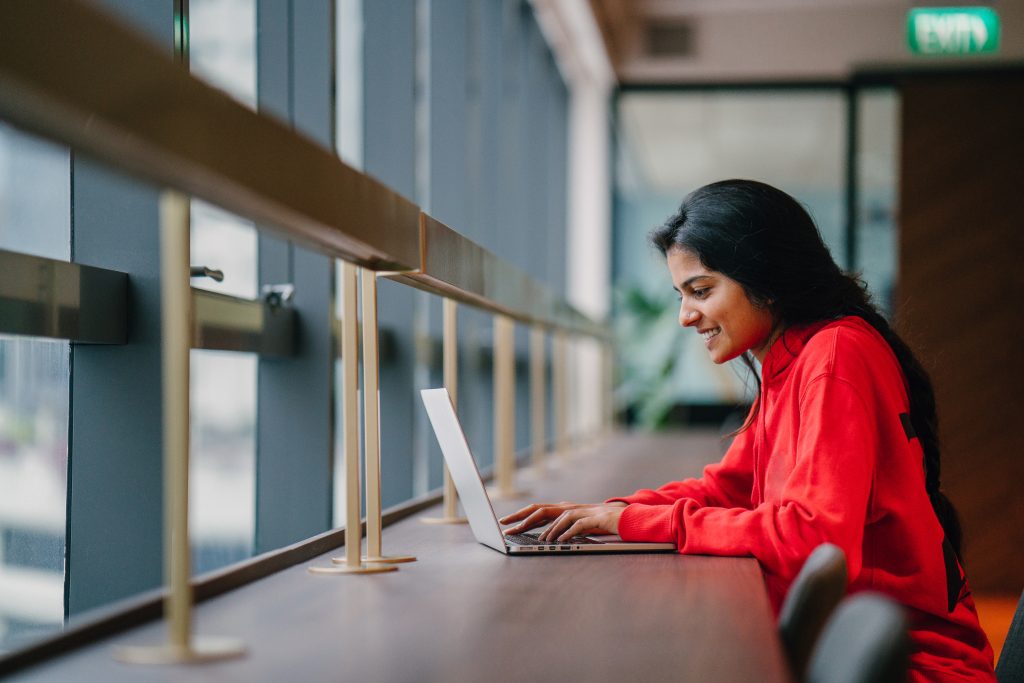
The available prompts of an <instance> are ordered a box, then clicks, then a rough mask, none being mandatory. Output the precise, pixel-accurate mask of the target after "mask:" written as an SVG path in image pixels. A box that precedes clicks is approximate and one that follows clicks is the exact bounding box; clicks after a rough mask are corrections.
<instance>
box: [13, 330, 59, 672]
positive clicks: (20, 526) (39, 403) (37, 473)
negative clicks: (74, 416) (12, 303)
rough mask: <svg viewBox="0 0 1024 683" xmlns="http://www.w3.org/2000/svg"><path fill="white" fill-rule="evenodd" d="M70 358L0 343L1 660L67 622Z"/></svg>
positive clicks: (43, 348)
mask: <svg viewBox="0 0 1024 683" xmlns="http://www.w3.org/2000/svg"><path fill="white" fill-rule="evenodd" d="M69 356H70V345H69V344H68V342H62V341H43V340H35V339H23V338H12V337H0V652H4V651H6V650H8V649H15V648H17V647H18V646H19V644H23V642H24V641H25V640H26V639H29V638H32V637H37V636H41V635H44V634H45V633H46V632H48V631H51V630H54V629H57V628H59V627H60V626H61V623H62V622H63V620H64V523H65V518H66V516H65V515H66V508H67V473H68V405H69V401H68V395H69V394H68V391H69V390H68V364H69Z"/></svg>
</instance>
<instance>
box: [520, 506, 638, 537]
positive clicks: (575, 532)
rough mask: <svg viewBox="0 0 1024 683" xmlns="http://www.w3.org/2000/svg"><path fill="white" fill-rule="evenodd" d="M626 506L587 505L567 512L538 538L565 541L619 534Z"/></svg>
mask: <svg viewBox="0 0 1024 683" xmlns="http://www.w3.org/2000/svg"><path fill="white" fill-rule="evenodd" d="M625 509H626V508H625V506H624V505H622V504H621V503H619V504H615V503H610V504H609V503H606V504H600V505H585V506H580V507H575V508H572V509H569V510H566V511H565V512H563V513H562V514H561V515H559V516H558V517H557V518H556V519H555V521H553V522H552V523H551V525H550V526H549V527H548V528H547V529H545V530H544V532H543V533H542V534H540V535H539V536H538V538H539V539H540V540H542V541H554V540H556V539H557V540H558V541H560V542H561V541H565V540H568V539H570V538H572V537H573V536H586V535H588V534H617V533H619V518H620V517H622V511H623V510H625Z"/></svg>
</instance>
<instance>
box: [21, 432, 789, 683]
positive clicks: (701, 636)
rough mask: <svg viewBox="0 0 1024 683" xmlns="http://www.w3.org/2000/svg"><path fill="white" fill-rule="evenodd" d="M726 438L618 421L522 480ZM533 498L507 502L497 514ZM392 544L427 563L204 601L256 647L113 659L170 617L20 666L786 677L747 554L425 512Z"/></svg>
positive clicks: (302, 573)
mask: <svg viewBox="0 0 1024 683" xmlns="http://www.w3.org/2000/svg"><path fill="white" fill-rule="evenodd" d="M720 448H721V445H720V443H719V441H718V439H717V437H715V436H713V435H701V434H697V435H693V434H690V435H687V436H681V435H674V436H658V437H651V436H637V435H618V436H616V437H615V438H613V439H611V440H609V441H607V442H605V443H604V444H603V445H602V446H601V447H600V448H596V449H589V450H586V449H584V450H583V451H581V452H579V453H576V454H574V455H573V456H572V457H571V458H569V459H567V460H566V461H564V462H561V463H560V465H559V467H558V468H557V469H555V470H553V471H551V472H550V473H549V474H548V476H547V477H545V478H544V480H543V481H538V480H535V479H533V478H532V477H530V476H529V475H530V473H528V472H524V473H521V474H520V478H519V483H520V485H521V486H523V487H525V488H529V489H531V490H532V491H533V494H534V495H533V496H532V497H531V498H532V499H538V500H543V499H549V500H584V501H585V500H602V499H604V498H607V497H610V496H612V495H616V494H625V493H630V492H632V491H633V490H635V489H636V488H639V487H653V486H657V485H659V484H661V483H663V482H664V481H667V480H669V479H672V478H681V477H685V476H693V475H696V474H699V472H700V468H701V466H702V465H703V464H704V463H707V462H709V461H712V460H715V459H717V458H718V457H719V454H720V452H721V451H720ZM570 472H576V473H578V474H575V475H573V476H571V477H570V474H569V473H570ZM523 503H524V501H501V502H497V503H496V504H495V507H496V509H497V511H498V513H499V515H500V514H503V513H505V512H506V511H509V510H512V509H515V508H517V507H519V506H520V505H522V504H523ZM437 512H438V510H437V509H434V510H428V511H427V512H426V513H425V514H426V515H430V514H432V513H433V514H436V513H437ZM384 552H385V554H413V555H416V556H417V557H418V558H419V561H418V562H415V563H412V564H407V565H401V568H400V569H399V571H397V572H394V573H389V574H378V575H364V576H314V575H311V574H309V573H308V572H307V571H306V566H308V565H307V564H301V565H297V566H294V567H291V568H289V569H287V570H284V571H281V572H278V573H277V574H274V575H272V576H270V577H267V578H265V579H262V580H259V581H256V582H255V583H251V584H249V585H247V586H244V587H242V588H239V589H237V590H235V591H232V592H230V593H228V594H226V595H222V596H220V597H217V598H214V599H211V600H209V601H206V602H203V603H201V604H200V605H198V606H197V607H196V610H195V624H196V629H195V632H196V633H198V634H205V635H211V636H213V635H216V636H232V637H237V638H240V639H241V640H242V641H243V642H244V643H245V644H246V646H247V647H248V649H249V653H248V655H247V656H246V657H245V658H243V659H238V660H234V661H226V662H221V663H216V664H208V665H201V666H167V667H144V666H135V665H132V666H130V665H125V664H120V663H118V662H116V661H115V660H114V659H113V657H112V650H113V647H114V646H115V645H123V644H144V643H158V642H161V641H162V640H163V637H164V635H163V633H164V627H163V624H162V623H151V624H147V625H145V626H141V627H138V628H135V629H133V630H130V631H128V632H125V633H122V634H119V635H117V636H115V637H112V638H109V639H107V640H105V641H102V642H100V643H97V644H94V645H90V646H88V647H84V648H82V649H79V650H76V651H74V652H71V653H69V654H67V655H65V656H62V657H59V658H57V659H54V660H51V661H49V662H46V663H45V664H42V665H39V666H36V667H33V668H31V669H28V670H26V671H23V672H22V673H21V674H20V675H18V676H17V677H16V680H25V681H36V680H104V681H119V680H125V681H128V680H131V681H136V680H147V681H184V680H188V681H193V680H200V681H206V680H218V681H220V680H224V681H235V680H238V681H263V680H266V681H289V680H290V681H296V682H299V681H301V682H306V681H341V680H344V681H358V682H360V683H363V682H372V681H467V682H470V681H472V682H477V681H569V680H581V681H582V680H586V681H661V680H665V681H668V680H672V681H680V680H685V681H757V682H758V683H762V682H771V681H785V680H788V673H787V672H786V668H785V663H784V658H783V655H782V651H781V648H780V644H779V640H778V635H777V631H776V628H775V623H774V620H773V617H772V614H771V609H770V607H769V603H768V599H767V595H766V594H765V591H764V586H763V581H762V578H761V573H760V569H759V568H758V565H757V563H756V561H754V560H753V559H750V558H718V557H696V556H681V555H676V554H661V555H611V556H596V555H592V556H583V555H565V556H523V557H508V556H505V555H502V554H501V553H498V552H496V551H494V550H491V549H490V548H486V547H484V546H482V545H479V544H478V543H476V541H475V540H473V537H472V534H471V532H470V530H469V528H468V526H432V525H426V524H422V523H421V522H419V520H418V518H415V517H414V518H410V519H406V520H403V521H401V522H398V523H397V524H394V525H392V526H390V527H388V528H387V529H385V531H384ZM342 554H343V552H342V551H336V552H333V553H330V554H328V555H324V556H322V557H321V558H319V559H317V560H315V561H314V562H313V564H321V565H326V564H327V563H328V561H329V560H328V558H329V557H330V556H338V555H342Z"/></svg>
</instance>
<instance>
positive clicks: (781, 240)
mask: <svg viewBox="0 0 1024 683" xmlns="http://www.w3.org/2000/svg"><path fill="white" fill-rule="evenodd" d="M650 239H651V242H652V243H653V244H654V246H655V247H657V248H658V249H659V250H660V251H661V253H662V255H665V254H667V253H668V251H669V250H671V249H685V250H686V251H689V252H691V253H693V254H695V255H696V256H697V258H699V259H700V261H701V263H702V264H703V265H704V267H705V268H708V269H709V270H714V271H718V272H720V273H722V274H724V275H726V276H727V277H729V278H731V279H733V280H735V281H736V282H737V283H739V284H740V286H742V287H743V289H744V291H745V292H746V294H747V298H749V299H750V301H751V303H752V304H754V305H755V306H758V307H762V308H766V309H768V310H769V311H770V312H771V313H772V315H773V318H774V321H775V326H776V330H784V329H786V328H787V327H790V326H792V325H805V324H809V323H814V322H818V321H825V320H835V319H838V318H841V317H843V316H847V315H855V316H858V317H860V318H863V319H864V320H865V321H866V322H867V323H868V324H869V325H871V326H872V327H874V328H875V329H876V330H878V333H879V334H881V335H882V338H883V339H885V341H886V342H887V343H888V344H889V346H890V347H891V348H892V350H893V353H894V354H895V355H896V359H897V360H898V361H899V364H900V367H901V368H902V370H903V377H904V379H905V381H906V386H907V393H908V394H909V397H910V420H911V423H912V425H913V427H914V431H915V432H916V433H917V437H918V439H920V443H921V448H922V449H923V450H924V472H925V489H926V490H927V492H928V498H929V499H930V500H931V504H932V508H933V509H934V510H935V514H936V516H937V517H938V518H939V522H940V523H941V524H942V528H943V530H944V531H945V533H946V538H947V539H948V540H949V542H950V544H951V545H952V546H953V548H954V549H955V551H956V554H957V556H960V551H961V541H962V534H961V530H960V522H959V519H958V518H957V514H956V510H955V509H954V508H953V504H952V503H951V502H950V501H949V499H948V498H946V496H945V494H944V493H943V492H942V491H941V488H940V485H939V470H940V458H939V435H938V417H937V415H936V411H935V391H934V389H933V388H932V383H931V380H930V379H929V377H928V373H927V372H926V371H925V369H924V368H923V367H922V366H921V363H920V362H918V360H917V358H915V357H914V354H913V352H912V351H911V350H910V347H908V346H907V344H906V343H905V342H904V341H903V340H902V339H900V337H899V335H897V334H896V333H895V332H894V331H893V329H892V328H891V327H890V326H889V323H888V321H887V320H886V319H885V318H884V317H883V316H882V315H881V314H880V313H879V312H878V309H876V308H875V306H874V304H873V303H872V302H871V297H870V295H869V294H868V291H867V287H866V286H865V284H864V282H863V281H862V280H861V279H860V278H858V277H856V276H851V275H848V274H846V273H844V272H843V271H842V270H840V268H839V266H838V265H836V263H835V261H834V260H833V259H832V255H831V254H830V253H829V251H828V247H826V246H825V243H824V242H823V241H822V239H821V234H820V233H819V232H818V229H817V227H815V225H814V221H813V219H812V218H811V217H810V215H809V214H808V213H807V211H806V210H805V209H804V207H803V206H801V205H800V203H799V202H797V201H796V200H795V199H793V198H792V197H790V196H789V195H788V194H786V193H785V192H783V191H781V190H778V189H776V188H774V187H772V186H771V185H766V184H764V183H759V182H756V181H753V180H723V181H721V182H717V183H712V184H711V185H705V186H704V187H701V188H699V189H697V190H694V191H693V192H691V193H690V194H689V195H687V197H686V199H684V200H683V203H682V205H681V206H680V207H679V211H678V212H677V213H676V214H674V215H672V216H671V217H669V219H668V220H667V221H666V222H665V224H664V225H663V226H661V227H659V228H656V229H655V230H654V231H653V232H651V235H650ZM742 358H743V362H744V363H745V364H746V365H747V367H748V368H750V370H751V371H752V374H753V376H754V378H755V380H756V381H757V386H758V393H759V394H760V388H761V380H760V377H759V376H758V373H757V372H756V371H755V369H754V363H753V358H752V357H751V354H750V352H749V351H748V352H746V353H744V354H743V356H742ZM757 410H758V406H757V405H755V408H754V411H753V413H752V415H756V411H757ZM750 422H751V420H748V422H747V424H745V425H744V426H743V427H742V428H741V431H742V429H745V428H747V427H749V425H750Z"/></svg>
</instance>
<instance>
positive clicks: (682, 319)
mask: <svg viewBox="0 0 1024 683" xmlns="http://www.w3.org/2000/svg"><path fill="white" fill-rule="evenodd" d="M699 318H700V316H699V315H698V314H697V311H694V310H686V309H685V308H681V309H679V325H680V326H681V327H690V326H691V325H696V324H697V320H698V319H699Z"/></svg>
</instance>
